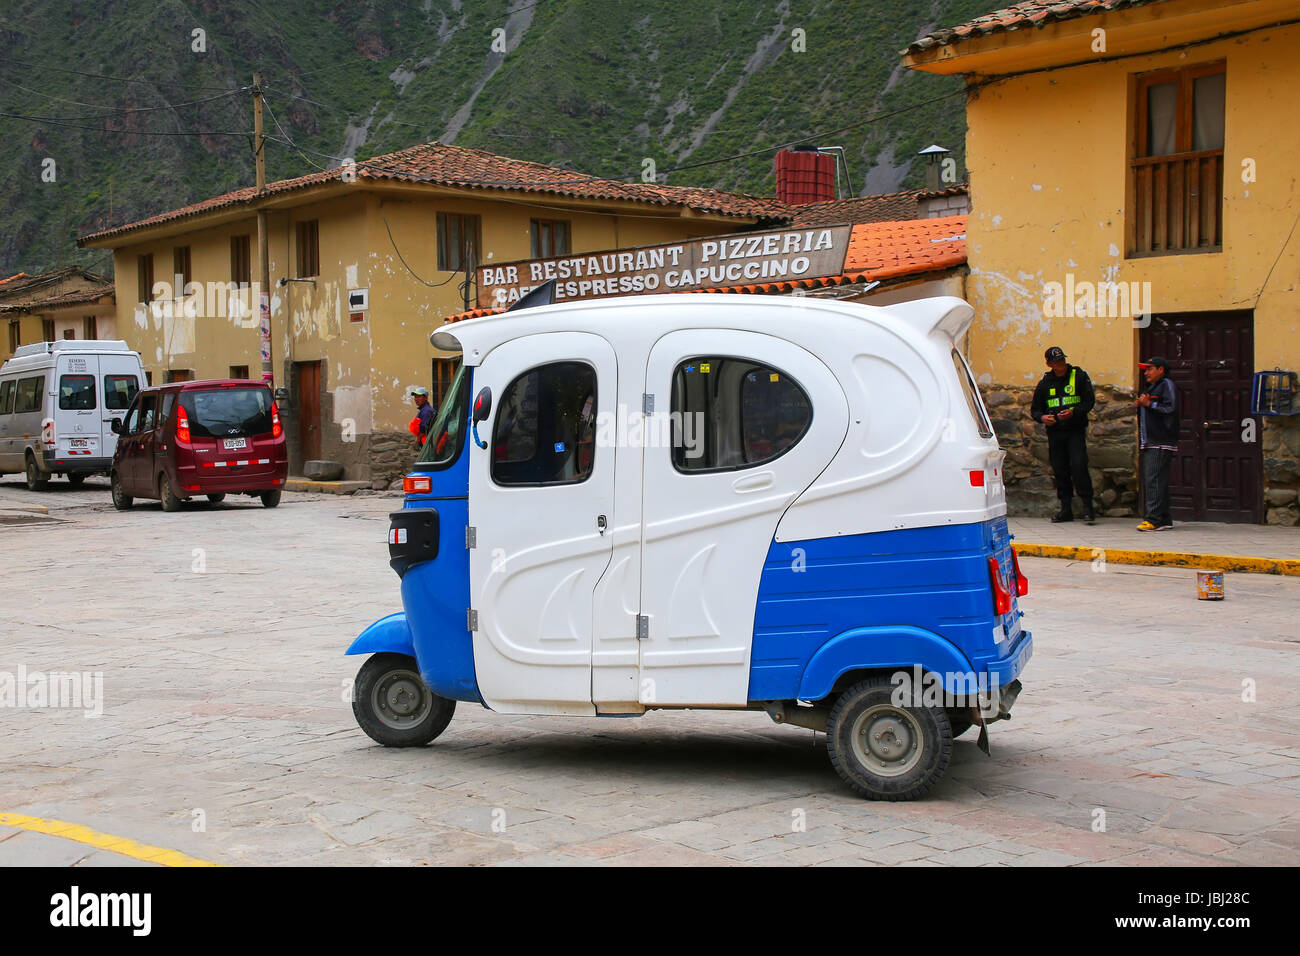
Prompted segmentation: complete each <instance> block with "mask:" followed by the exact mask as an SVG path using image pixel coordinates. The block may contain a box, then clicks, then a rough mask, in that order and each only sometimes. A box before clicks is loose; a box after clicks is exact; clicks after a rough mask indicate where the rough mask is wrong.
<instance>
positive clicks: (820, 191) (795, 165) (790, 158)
mask: <svg viewBox="0 0 1300 956" xmlns="http://www.w3.org/2000/svg"><path fill="white" fill-rule="evenodd" d="M776 198H777V199H779V200H781V202H783V203H788V204H789V205H792V206H803V205H806V204H808V203H812V202H826V201H827V200H829V199H834V198H835V157H834V156H831V155H828V154H827V153H822V152H818V150H817V147H815V146H796V147H795V148H794V149H783V150H781V152H779V153H777V154H776Z"/></svg>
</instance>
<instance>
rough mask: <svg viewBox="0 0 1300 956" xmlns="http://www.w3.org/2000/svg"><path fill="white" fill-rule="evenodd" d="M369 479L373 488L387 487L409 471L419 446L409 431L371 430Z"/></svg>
mask: <svg viewBox="0 0 1300 956" xmlns="http://www.w3.org/2000/svg"><path fill="white" fill-rule="evenodd" d="M369 439H370V440H369V447H368V452H369V456H370V481H371V486H372V487H374V488H379V489H383V488H387V487H388V486H389V485H390V484H392V482H393V481H394V480H396V479H400V478H402V477H404V476H405V475H407V474H409V473H410V471H411V465H413V464H414V463H415V456H416V455H417V454H419V448H418V446H417V445H416V444H415V436H413V435H412V434H411V433H410V432H373V433H372V434H371V435H370V436H369Z"/></svg>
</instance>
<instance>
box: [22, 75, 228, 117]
mask: <svg viewBox="0 0 1300 956" xmlns="http://www.w3.org/2000/svg"><path fill="white" fill-rule="evenodd" d="M4 82H7V83H10V84H12V85H13V86H16V87H18V88H19V89H20V90H26V91H27V92H28V93H35V94H36V95H37V96H46V97H48V98H49V99H56V100H60V102H63V103H73V104H74V105H77V106H89V107H91V108H93V109H104V110H107V111H108V112H105V113H100V114H97V115H94V116H46V117H43V118H44V119H45V120H46V121H47V122H51V123H65V122H74V121H82V120H106V119H116V118H117V117H118V116H125V115H127V114H130V113H157V112H159V111H162V110H168V111H173V112H174V111H176V110H182V109H185V108H186V107H189V106H197V105H199V104H201V103H211V102H213V101H214V100H222V99H227V98H228V97H231V96H234V95H235V94H237V93H244V92H246V91H248V90H249V89H250V87H242V88H240V89H238V90H229V91H227V92H225V93H217V94H215V95H213V96H205V97H202V98H201V99H197V100H189V101H188V102H185V103H169V104H167V105H165V106H131V107H125V106H124V107H112V106H104V107H100V106H95V105H94V104H92V103H78V102H77V101H76V100H64V99H61V98H60V97H57V96H49V94H46V93H42V92H40V91H39V90H33V89H31V88H29V87H26V86H22V85H21V84H19V83H14V82H13V81H12V80H5V81H4Z"/></svg>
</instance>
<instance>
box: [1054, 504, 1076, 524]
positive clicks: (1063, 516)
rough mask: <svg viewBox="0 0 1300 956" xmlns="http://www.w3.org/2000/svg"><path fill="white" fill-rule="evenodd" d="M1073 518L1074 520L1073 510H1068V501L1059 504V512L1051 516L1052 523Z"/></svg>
mask: <svg viewBox="0 0 1300 956" xmlns="http://www.w3.org/2000/svg"><path fill="white" fill-rule="evenodd" d="M1073 520H1074V512H1073V511H1071V510H1070V504H1069V502H1065V503H1063V504H1062V505H1061V510H1060V512H1059V513H1058V514H1055V515H1053V516H1052V524H1060V523H1061V522H1062V521H1073Z"/></svg>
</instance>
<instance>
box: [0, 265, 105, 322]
mask: <svg viewBox="0 0 1300 956" xmlns="http://www.w3.org/2000/svg"><path fill="white" fill-rule="evenodd" d="M69 279H72V280H78V279H79V280H81V281H82V282H83V283H86V284H85V285H83V286H82V287H81V288H79V289H67V288H64V289H63V291H61V292H51V288H52V287H55V288H57V287H58V286H61V285H63V284H64V283H65V282H66V281H67V280H69ZM113 294H114V293H113V280H112V279H109V278H108V277H107V276H102V275H100V274H99V273H97V272H89V271H87V270H85V269H83V268H81V267H80V266H68V267H67V268H64V269H59V270H57V271H55V272H45V273H41V274H40V275H34V276H30V275H27V274H26V273H25V272H20V273H18V274H17V275H14V276H10V277H9V278H8V279H4V280H0V312H28V311H32V310H34V309H41V308H49V307H52V306H59V305H78V304H83V303H87V302H96V301H98V300H99V299H102V298H103V297H104V296H111V295H113Z"/></svg>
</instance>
